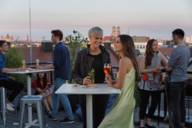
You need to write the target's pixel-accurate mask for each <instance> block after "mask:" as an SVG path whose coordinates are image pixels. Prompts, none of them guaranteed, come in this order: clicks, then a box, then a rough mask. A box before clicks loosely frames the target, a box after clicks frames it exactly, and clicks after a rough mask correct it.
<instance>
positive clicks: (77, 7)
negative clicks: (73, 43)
mask: <svg viewBox="0 0 192 128" xmlns="http://www.w3.org/2000/svg"><path fill="white" fill-rule="evenodd" d="M0 3H1V4H0V16H1V20H0V35H5V34H7V33H9V34H10V35H14V36H15V37H20V38H25V37H26V36H27V35H29V6H28V5H29V3H28V0H0ZM191 7H192V1H190V0H161V1H157V0H147V1H140V0H119V1H116V0H97V1H96V0H81V1H77V0H70V1H68V0H57V1H53V0H31V15H32V20H31V21H32V39H33V40H40V39H42V37H45V39H48V40H49V39H50V31H51V29H57V28H59V29H61V30H63V32H64V34H65V35H67V34H70V33H72V30H73V29H75V30H78V31H80V32H81V33H82V34H83V35H84V36H87V31H88V29H89V28H90V27H92V26H101V27H102V28H103V29H104V34H105V35H109V34H111V29H112V26H114V25H115V26H120V27H121V32H122V33H129V34H130V35H139V36H149V37H153V38H164V39H170V38H171V31H172V30H173V29H175V28H183V29H184V30H185V31H186V35H192V31H191V30H192V24H191V22H192V8H191Z"/></svg>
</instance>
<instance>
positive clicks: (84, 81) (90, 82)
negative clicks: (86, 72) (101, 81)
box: [83, 76, 92, 85]
mask: <svg viewBox="0 0 192 128" xmlns="http://www.w3.org/2000/svg"><path fill="white" fill-rule="evenodd" d="M90 84H92V81H91V78H90V77H89V76H86V77H85V78H84V79H83V85H90Z"/></svg>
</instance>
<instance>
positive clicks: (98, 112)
mask: <svg viewBox="0 0 192 128" xmlns="http://www.w3.org/2000/svg"><path fill="white" fill-rule="evenodd" d="M107 101H108V95H94V96H93V128H97V127H98V126H99V124H100V123H101V121H102V120H103V118H104V116H105V108H106V104H107ZM80 105H81V111H82V119H83V128H87V124H86V120H87V118H86V97H85V96H80Z"/></svg>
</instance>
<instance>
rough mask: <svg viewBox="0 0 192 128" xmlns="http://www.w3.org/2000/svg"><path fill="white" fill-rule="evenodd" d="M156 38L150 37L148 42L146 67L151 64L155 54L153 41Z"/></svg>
mask: <svg viewBox="0 0 192 128" xmlns="http://www.w3.org/2000/svg"><path fill="white" fill-rule="evenodd" d="M155 41H156V40H155V39H150V40H149V41H148V42H147V46H146V51H145V68H146V67H147V66H149V65H151V60H152V58H153V56H154V51H153V43H154V42H155Z"/></svg>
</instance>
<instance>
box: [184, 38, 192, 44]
mask: <svg viewBox="0 0 192 128" xmlns="http://www.w3.org/2000/svg"><path fill="white" fill-rule="evenodd" d="M185 41H186V42H187V43H188V44H189V45H190V46H191V45H192V36H186V37H185Z"/></svg>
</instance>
